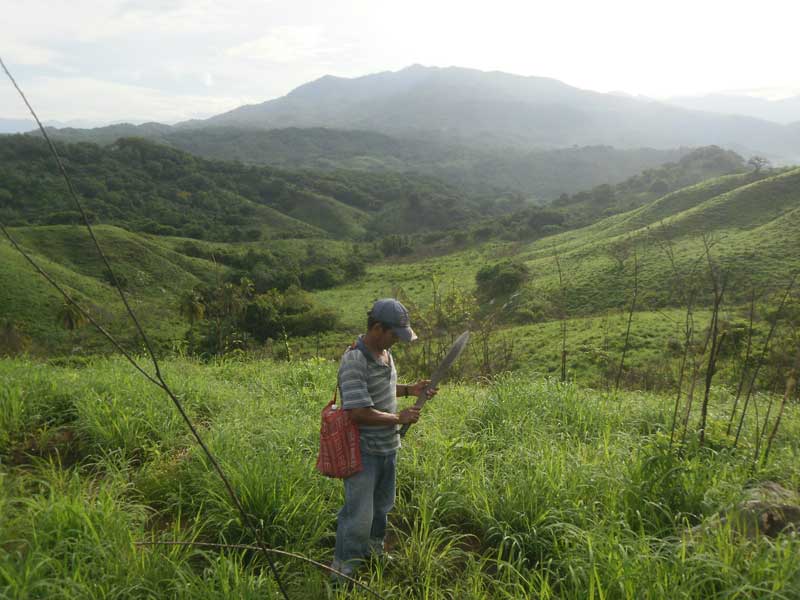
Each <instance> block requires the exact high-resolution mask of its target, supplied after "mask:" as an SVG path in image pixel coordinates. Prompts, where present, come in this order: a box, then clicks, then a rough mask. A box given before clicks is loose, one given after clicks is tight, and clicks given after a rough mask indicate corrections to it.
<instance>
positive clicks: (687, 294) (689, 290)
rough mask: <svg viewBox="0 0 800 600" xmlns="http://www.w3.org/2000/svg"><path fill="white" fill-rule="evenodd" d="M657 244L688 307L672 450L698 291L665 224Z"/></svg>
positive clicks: (679, 372) (679, 369)
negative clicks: (686, 274)
mask: <svg viewBox="0 0 800 600" xmlns="http://www.w3.org/2000/svg"><path fill="white" fill-rule="evenodd" d="M655 240H656V243H657V244H658V245H659V246H660V247H661V249H662V250H663V251H664V254H666V255H667V259H668V260H669V264H670V267H671V268H672V274H673V276H674V278H675V286H674V287H675V288H677V289H678V291H679V293H680V295H681V300H682V301H683V304H684V305H685V306H686V318H685V320H684V323H685V325H684V341H683V354H682V356H681V362H680V367H678V391H677V393H676V394H675V407H674V408H673V411H672V426H671V427H670V433H669V445H670V448H671V447H672V444H673V443H674V442H675V430H676V428H677V426H678V411H679V410H680V406H681V395H682V394H683V380H684V377H685V376H686V364H687V362H688V361H689V352H690V350H691V347H692V340H693V339H694V299H695V294H696V292H697V289H696V288H695V286H693V285H691V286H690V285H689V283H688V282H689V281H692V277H691V276H692V275H693V273H694V267H693V268H692V271H691V272H690V274H689V277H684V275H683V274H682V273H681V271H680V269H678V264H677V261H676V260H675V249H674V248H673V247H672V239H671V238H670V233H669V229H668V228H667V226H666V225H665V224H663V223H662V224H661V228H660V231H659V235H657V236H656V237H655ZM700 260H702V257H700V258H698V259H697V261H696V263H695V264H698V263H699V262H700Z"/></svg>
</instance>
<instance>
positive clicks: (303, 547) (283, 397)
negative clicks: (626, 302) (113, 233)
mask: <svg viewBox="0 0 800 600" xmlns="http://www.w3.org/2000/svg"><path fill="white" fill-rule="evenodd" d="M398 364H399V367H400V371H401V373H400V375H401V380H402V379H403V370H402V368H403V365H402V363H401V362H400V360H398ZM163 369H164V373H165V375H166V379H167V381H168V382H169V384H170V385H171V386H172V387H173V389H174V390H175V391H176V392H177V393H178V396H179V398H181V400H182V401H183V402H184V403H185V405H186V407H187V410H188V413H189V415H190V417H191V418H192V420H193V421H194V422H195V423H196V424H197V425H198V427H199V428H200V431H201V433H202V434H203V435H204V437H205V439H206V440H207V442H208V445H209V446H210V448H211V449H212V451H213V452H214V453H215V454H216V455H217V457H218V458H219V459H220V461H221V463H222V465H223V467H224V469H225V470H226V472H227V473H228V475H229V477H230V479H231V481H232V483H233V486H234V488H235V489H236V490H237V492H238V494H239V496H240V498H241V499H242V501H243V503H244V505H245V508H246V510H247V511H248V512H249V513H251V514H252V515H254V516H255V518H256V519H257V521H258V523H259V524H260V526H261V528H262V533H263V537H264V540H265V542H266V543H267V545H268V546H270V547H272V548H276V549H282V550H286V551H290V552H295V553H299V554H302V555H304V556H307V557H310V558H313V559H316V560H318V561H320V562H323V563H326V562H327V561H329V560H330V558H331V555H332V548H333V534H334V528H335V515H336V511H337V510H338V507H339V505H340V502H341V484H340V482H338V481H334V480H329V479H326V478H324V477H322V476H320V475H319V474H317V473H316V472H315V471H314V462H315V456H316V450H317V435H318V426H319V411H320V410H321V409H322V407H323V406H324V404H325V403H326V402H327V401H328V400H329V398H330V395H331V393H332V391H333V386H334V382H335V372H336V363H335V362H333V361H329V360H322V359H311V360H304V361H294V362H292V363H286V362H271V361H256V360H243V359H234V358H228V359H220V360H218V361H213V362H211V363H200V362H196V361H193V360H189V359H171V360H168V361H166V362H165V363H164V365H163ZM0 383H1V384H2V385H0V456H2V467H0V515H2V516H1V517H0V538H1V539H2V540H3V542H2V544H0V596H2V597H4V598H10V599H11V598H13V599H22V598H53V597H59V598H76V599H77V598H81V599H83V598H98V599H99V598H154V597H172V598H198V597H202V598H277V597H279V596H278V592H277V588H276V586H275V583H274V581H273V579H272V577H271V575H270V572H269V570H268V569H266V566H265V561H264V560H263V558H262V556H261V555H260V554H258V553H254V552H252V551H247V550H239V551H237V550H221V549H219V548H212V547H203V546H197V545H196V546H176V545H163V546H162V545H146V544H143V543H151V542H162V541H164V542H166V541H171V542H174V541H178V542H205V543H234V544H235V543H242V544H251V543H252V542H253V539H252V535H251V533H250V532H249V531H247V530H245V529H244V528H243V527H242V525H241V524H240V522H239V520H238V517H237V513H236V512H235V510H234V508H233V507H232V505H231V503H230V501H229V499H228V497H227V496H226V494H225V491H224V489H223V487H222V485H221V484H220V482H219V480H218V479H217V478H216V476H215V475H214V473H213V472H212V471H211V470H210V468H209V465H208V464H207V461H206V460H205V458H204V456H203V455H202V453H201V452H200V451H199V448H197V447H196V445H194V443H193V442H192V440H191V439H190V436H189V435H188V432H187V430H186V428H185V426H184V425H183V423H182V422H181V421H180V418H179V415H178V414H177V412H176V411H175V409H174V408H173V407H172V405H171V404H170V403H169V400H168V399H167V397H166V396H165V395H164V394H163V393H162V392H161V391H160V390H158V389H157V388H156V387H155V386H152V385H151V384H149V383H148V382H147V381H146V380H145V379H144V378H143V377H141V375H139V374H137V373H135V372H134V371H133V369H132V368H131V367H130V365H128V364H127V363H125V362H124V361H122V360H120V359H116V358H105V359H103V358H98V359H92V360H88V361H85V363H83V364H81V366H55V365H54V364H48V363H46V362H36V361H31V360H28V359H25V358H16V359H4V360H2V361H0ZM731 395H732V393H731V391H730V390H729V389H727V388H725V387H716V388H713V389H712V394H711V401H710V409H709V412H710V416H709V425H708V429H707V431H706V443H705V445H704V446H703V447H702V448H701V447H699V446H698V444H697V436H696V433H695V431H694V429H695V426H696V422H697V419H698V414H697V412H696V410H697V409H695V412H693V413H692V415H691V418H690V421H689V423H690V427H689V430H688V432H687V435H686V440H685V443H684V444H679V443H677V442H675V443H673V444H670V428H671V418H672V406H673V402H674V398H671V397H670V396H660V395H656V394H649V393H643V392H619V393H614V392H606V391H602V390H593V389H590V388H586V387H580V386H578V385H576V384H574V383H561V382H558V381H556V380H555V379H553V378H551V377H549V376H548V375H547V374H546V373H542V372H538V371H536V370H535V365H533V366H532V368H529V369H527V370H520V371H517V372H515V373H514V374H505V375H500V376H498V377H496V378H494V379H493V380H492V381H486V380H482V381H475V380H470V379H465V380H463V381H461V382H453V383H448V384H446V385H444V386H443V387H442V390H441V392H440V394H439V395H438V396H437V398H436V399H435V400H434V401H432V402H431V403H430V404H429V405H428V407H427V408H426V409H425V412H424V415H423V418H422V419H421V421H420V422H419V423H418V424H417V425H416V426H414V427H413V428H412V429H411V431H410V432H409V435H408V436H407V437H406V438H405V440H404V442H403V446H404V447H403V448H402V450H401V453H400V466H399V478H398V484H399V488H398V496H397V506H396V508H395V510H394V511H393V513H392V515H391V518H390V521H391V523H390V539H389V541H390V550H391V555H392V558H391V559H380V560H375V561H373V562H371V563H370V564H369V565H368V568H367V569H365V571H364V572H363V574H362V575H361V581H362V582H364V583H365V584H367V585H368V586H369V587H370V588H372V589H373V590H375V591H376V592H378V593H379V594H380V595H381V596H382V597H384V598H407V599H419V598H424V599H430V600H433V599H459V600H460V599H483V598H507V599H511V598H520V599H521V598H574V599H576V600H577V599H585V598H629V599H640V598H800V563H798V561H797V560H796V556H797V553H798V551H800V541H798V540H797V539H796V538H795V536H794V535H789V534H786V535H782V536H778V537H777V538H774V539H772V538H768V537H765V536H756V537H748V536H745V535H742V534H741V533H740V532H739V531H738V529H737V527H735V526H734V525H733V524H732V523H731V522H728V523H727V524H719V523H717V524H716V525H714V523H715V519H714V515H716V514H718V513H719V511H723V510H725V509H726V508H729V507H731V506H732V505H734V504H736V503H738V502H739V501H741V500H742V499H744V498H746V497H747V494H748V490H749V489H750V488H753V487H755V486H757V485H758V484H759V483H761V482H765V481H775V482H778V483H780V484H781V485H783V486H785V487H786V488H788V489H798V487H800V467H798V464H800V462H798V453H799V452H800V442H798V440H800V413H798V410H797V407H796V406H789V407H787V412H786V413H785V414H784V417H783V421H782V424H781V428H780V430H779V433H778V436H777V438H776V441H775V445H774V447H773V449H772V452H771V453H770V455H769V459H768V460H767V461H766V462H765V463H762V462H760V461H759V462H754V460H753V456H754V452H753V443H754V441H755V437H754V433H755V431H756V430H757V429H758V425H757V423H756V421H755V420H754V417H753V413H752V411H751V413H750V415H751V416H750V417H749V418H748V421H747V422H746V423H745V427H744V432H745V433H744V435H743V437H742V439H741V440H740V442H739V444H738V447H737V448H736V449H735V450H733V449H732V444H731V438H730V436H727V435H726V433H725V429H726V424H727V416H728V414H729V412H730V408H731ZM754 400H755V401H756V402H757V406H761V407H762V413H761V414H762V418H763V406H764V403H765V401H766V400H767V398H766V397H765V396H762V395H757V396H756V397H755V399H754ZM698 404H699V403H698ZM697 408H699V407H697ZM702 524H705V526H701V527H697V526H698V525H702ZM276 560H277V561H278V563H277V564H278V569H279V571H280V573H281V576H282V578H283V580H284V581H285V583H286V585H287V587H288V591H289V595H290V597H291V598H310V599H315V598H320V599H322V598H337V597H338V598H345V597H347V598H368V597H374V596H371V595H369V594H368V593H367V592H365V591H359V590H357V589H356V590H353V591H349V592H348V591H343V590H339V591H336V590H331V589H330V588H329V586H328V583H327V576H326V574H325V573H323V572H321V571H320V570H318V569H317V568H315V567H312V566H308V565H306V564H305V563H303V562H300V561H298V560H295V559H291V558H287V557H276Z"/></svg>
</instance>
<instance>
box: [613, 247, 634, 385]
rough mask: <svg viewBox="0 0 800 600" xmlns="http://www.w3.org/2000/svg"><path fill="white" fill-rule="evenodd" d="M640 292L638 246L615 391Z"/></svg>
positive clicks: (623, 365) (620, 377)
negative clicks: (629, 307) (631, 295)
mask: <svg viewBox="0 0 800 600" xmlns="http://www.w3.org/2000/svg"><path fill="white" fill-rule="evenodd" d="M638 293H639V257H638V255H637V253H636V247H635V246H634V248H633V298H632V299H631V309H630V312H628V326H627V328H626V329H625V343H624V344H623V346H622V356H621V357H620V359H619V369H617V380H616V382H615V383H614V391H615V392H618V391H619V382H620V380H621V379H622V370H623V369H624V368H625V355H626V354H627V353H628V343H629V342H630V337H631V323H632V322H633V313H634V311H635V310H636V297H637V295H638Z"/></svg>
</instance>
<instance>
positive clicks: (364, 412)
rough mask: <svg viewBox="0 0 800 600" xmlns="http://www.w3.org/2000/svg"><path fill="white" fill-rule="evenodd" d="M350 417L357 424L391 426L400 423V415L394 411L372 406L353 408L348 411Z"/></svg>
mask: <svg viewBox="0 0 800 600" xmlns="http://www.w3.org/2000/svg"><path fill="white" fill-rule="evenodd" d="M350 417H351V418H352V419H353V421H354V422H355V423H356V424H357V425H376V426H383V427H391V426H392V425H399V424H400V417H399V416H398V415H396V414H394V413H387V412H382V411H380V410H375V409H374V408H372V407H368V408H354V409H352V410H351V411H350Z"/></svg>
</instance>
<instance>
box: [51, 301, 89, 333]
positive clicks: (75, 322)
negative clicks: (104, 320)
mask: <svg viewBox="0 0 800 600" xmlns="http://www.w3.org/2000/svg"><path fill="white" fill-rule="evenodd" d="M56 321H57V322H58V323H59V325H61V326H62V327H63V328H64V329H66V330H67V331H75V330H76V329H80V328H81V327H83V326H85V325H86V324H87V323H88V322H89V320H88V319H87V318H86V316H85V315H84V314H83V313H82V312H81V310H80V309H79V308H78V307H77V305H75V304H73V303H72V302H67V301H65V302H64V304H62V305H61V309H60V310H59V311H58V315H57V316H56Z"/></svg>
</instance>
